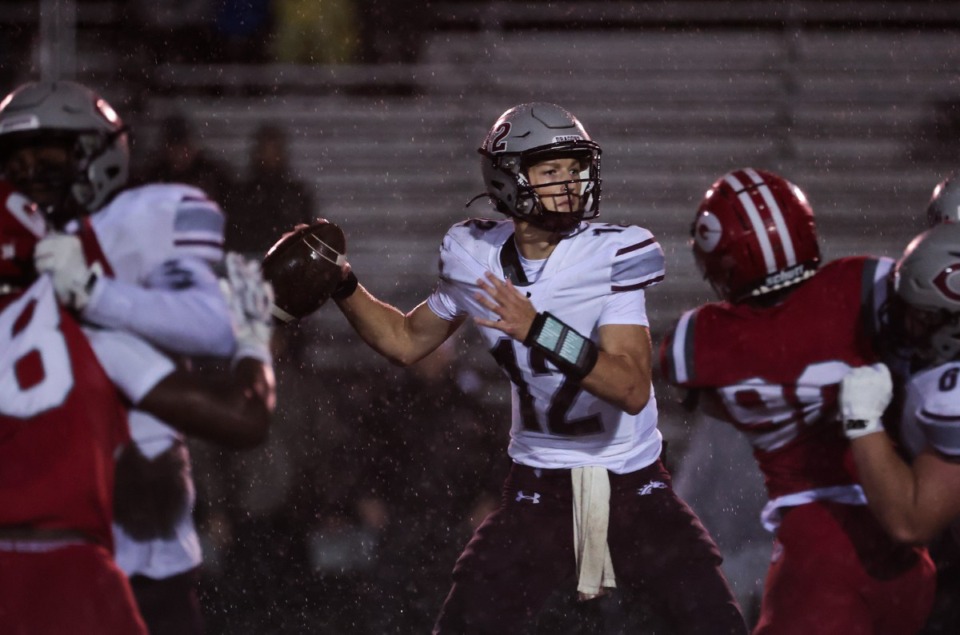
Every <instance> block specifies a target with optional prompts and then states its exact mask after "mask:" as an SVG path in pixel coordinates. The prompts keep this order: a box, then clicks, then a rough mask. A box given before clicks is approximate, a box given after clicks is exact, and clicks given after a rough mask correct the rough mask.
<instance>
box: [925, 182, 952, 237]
mask: <svg viewBox="0 0 960 635" xmlns="http://www.w3.org/2000/svg"><path fill="white" fill-rule="evenodd" d="M958 222H960V178H957V175H953V176H950V177H947V178H945V179H944V180H942V181H940V182H939V183H937V186H936V187H935V188H933V193H932V194H931V195H930V204H929V205H928V206H927V225H929V226H930V227H933V226H934V225H936V224H938V223H958Z"/></svg>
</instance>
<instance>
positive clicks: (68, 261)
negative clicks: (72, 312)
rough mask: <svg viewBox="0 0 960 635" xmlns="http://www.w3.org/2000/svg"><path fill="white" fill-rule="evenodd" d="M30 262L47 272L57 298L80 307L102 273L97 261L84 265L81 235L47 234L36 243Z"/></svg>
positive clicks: (81, 308) (80, 308) (68, 304)
mask: <svg viewBox="0 0 960 635" xmlns="http://www.w3.org/2000/svg"><path fill="white" fill-rule="evenodd" d="M33 263H34V265H35V266H36V268H37V272H38V273H46V274H49V275H50V277H51V279H52V280H53V289H54V291H55V292H56V294H57V299H58V300H59V301H60V303H61V304H62V305H64V306H65V307H68V308H71V309H76V310H77V311H78V312H81V311H83V309H84V307H86V306H87V303H88V302H89V301H90V294H91V293H93V287H94V285H95V284H96V282H97V277H98V275H100V274H102V269H101V268H100V265H99V263H97V264H95V265H94V266H93V267H90V266H88V265H87V259H86V257H85V256H84V255H83V246H82V245H81V244H80V239H79V238H77V237H76V236H74V235H72V234H50V235H48V236H46V237H44V238H43V239H42V240H41V241H40V242H39V243H37V246H36V249H35V250H34V254H33Z"/></svg>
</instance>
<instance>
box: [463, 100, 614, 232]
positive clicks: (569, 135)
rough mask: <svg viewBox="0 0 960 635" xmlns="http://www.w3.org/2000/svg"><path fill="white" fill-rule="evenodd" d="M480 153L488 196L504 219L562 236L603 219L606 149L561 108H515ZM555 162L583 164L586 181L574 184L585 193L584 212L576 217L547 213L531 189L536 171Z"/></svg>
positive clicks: (581, 194) (495, 126)
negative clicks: (602, 158)
mask: <svg viewBox="0 0 960 635" xmlns="http://www.w3.org/2000/svg"><path fill="white" fill-rule="evenodd" d="M478 152H480V154H481V155H483V159H482V164H481V165H482V170H483V181H484V184H485V185H486V189H487V192H486V194H487V196H489V197H490V199H491V200H492V201H493V203H494V205H495V206H496V208H497V211H499V212H500V213H502V214H506V215H508V216H512V217H514V218H518V219H520V220H524V221H527V222H529V223H531V224H533V225H535V226H537V227H541V228H544V229H548V230H550V231H561V232H565V231H571V230H573V229H574V228H576V227H577V226H578V225H579V224H580V221H581V220H586V219H591V218H596V217H597V216H598V215H599V213H600V146H598V145H597V144H596V143H594V142H593V141H592V140H591V139H590V135H588V134H587V131H586V130H585V129H584V128H583V125H582V124H581V123H580V122H579V121H578V120H577V118H576V117H574V116H573V115H572V114H570V113H569V112H567V111H566V110H565V109H563V108H561V107H560V106H557V105H556V104H549V103H542V102H538V103H529V104H520V105H519V106H515V107H513V108H511V109H510V110H508V111H506V112H505V113H503V114H502V115H500V118H499V119H497V121H496V123H494V124H493V127H492V128H490V131H489V132H488V133H487V136H486V138H485V139H484V140H483V145H482V146H481V147H480V149H479V150H478ZM555 158H577V159H580V162H581V166H582V167H581V173H580V177H579V178H577V179H573V180H571V181H569V183H570V184H571V186H573V187H576V188H577V190H578V193H579V201H580V209H579V210H577V211H575V212H571V213H560V212H552V211H549V210H547V209H545V208H544V205H543V202H542V201H541V200H540V197H539V195H538V194H537V192H536V190H535V189H534V188H533V187H531V185H530V182H529V179H528V175H527V170H528V169H529V168H530V166H532V165H534V164H536V163H539V162H541V161H546V160H548V159H555ZM481 196H482V195H481Z"/></svg>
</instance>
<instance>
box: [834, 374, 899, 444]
mask: <svg viewBox="0 0 960 635" xmlns="http://www.w3.org/2000/svg"><path fill="white" fill-rule="evenodd" d="M892 399H893V380H892V379H891V378H890V370H889V369H888V368H887V367H886V366H885V365H883V364H874V365H873V366H860V367H859V368H854V369H853V370H851V371H850V372H849V373H847V376H846V377H844V378H843V381H841V382H840V413H841V416H842V417H843V432H844V434H846V435H847V438H848V439H856V438H859V437H862V436H865V435H868V434H873V433H874V432H881V431H883V423H882V422H881V417H883V412H884V411H885V410H886V409H887V406H889V405H890V401H891V400H892Z"/></svg>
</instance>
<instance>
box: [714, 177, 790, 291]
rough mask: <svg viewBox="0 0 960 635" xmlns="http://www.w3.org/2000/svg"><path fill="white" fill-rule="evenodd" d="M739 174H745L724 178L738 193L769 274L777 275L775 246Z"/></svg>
mask: <svg viewBox="0 0 960 635" xmlns="http://www.w3.org/2000/svg"><path fill="white" fill-rule="evenodd" d="M738 174H740V175H742V174H744V173H743V172H731V173H730V174H727V175H726V176H724V177H723V179H724V180H725V181H726V182H727V183H728V184H730V186H731V187H732V188H733V191H734V192H736V193H737V199H738V200H739V201H740V205H742V206H743V209H744V211H745V212H746V213H747V218H748V219H749V220H750V224H751V225H752V226H753V233H754V235H755V236H756V237H757V242H758V243H759V244H760V253H761V254H763V263H764V265H765V266H766V268H767V273H775V272H776V271H777V259H776V256H775V255H774V253H773V245H771V244H770V238H769V236H767V230H766V227H764V224H763V219H762V218H761V217H760V210H758V209H757V206H756V204H755V203H754V202H753V198H752V197H751V193H750V191H749V190H747V188H746V187H745V186H744V185H743V183H741V182H740V180H739V179H738V178H737V175H738ZM747 176H749V175H747Z"/></svg>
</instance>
